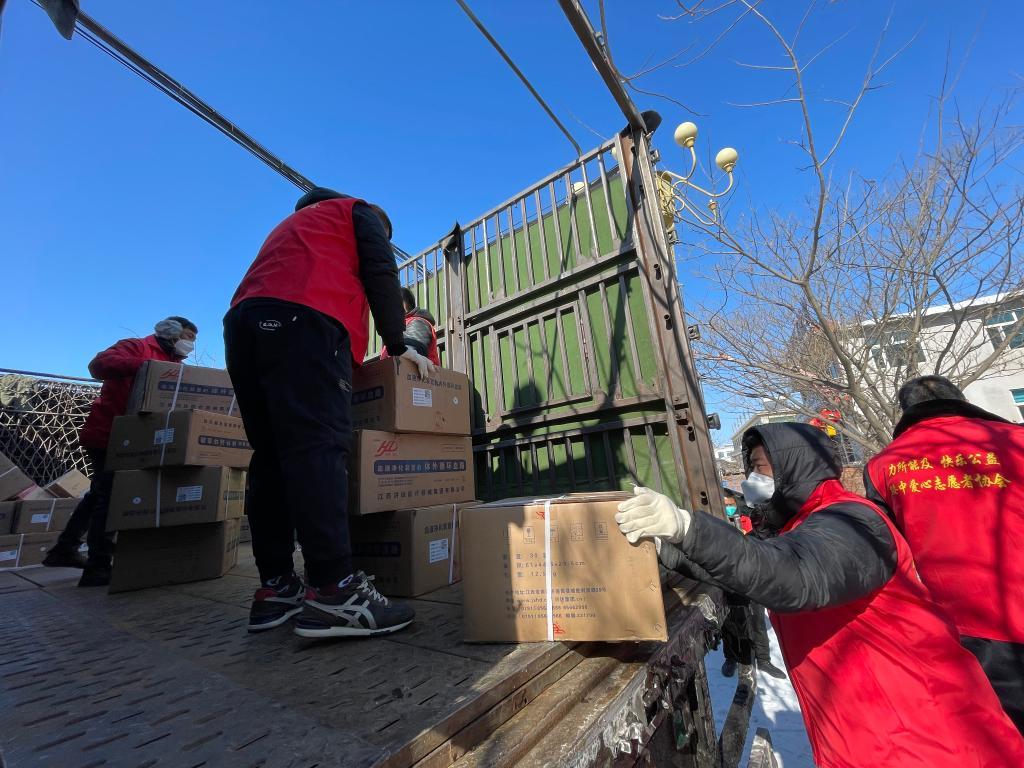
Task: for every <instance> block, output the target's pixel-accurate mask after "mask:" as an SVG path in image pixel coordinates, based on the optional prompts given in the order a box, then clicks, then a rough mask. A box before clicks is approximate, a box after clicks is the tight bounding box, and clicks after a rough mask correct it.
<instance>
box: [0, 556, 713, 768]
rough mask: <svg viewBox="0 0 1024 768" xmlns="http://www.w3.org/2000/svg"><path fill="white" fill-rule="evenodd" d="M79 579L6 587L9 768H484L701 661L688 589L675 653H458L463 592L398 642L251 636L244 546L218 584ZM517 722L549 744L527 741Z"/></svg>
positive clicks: (594, 648) (466, 647)
mask: <svg viewBox="0 0 1024 768" xmlns="http://www.w3.org/2000/svg"><path fill="white" fill-rule="evenodd" d="M77 577H78V572H76V571H70V570H64V569H45V568H38V567H37V568H28V569H23V570H20V571H6V572H0V615H2V616H3V622H2V625H0V643H2V650H0V694H2V695H0V723H2V724H3V725H2V727H0V734H2V735H0V747H2V750H3V751H2V755H3V757H4V758H5V759H6V765H7V766H9V768H21V767H22V766H25V767H28V766H33V767H34V766H60V767H61V768H87V767H89V768H93V767H95V766H101V765H108V766H118V767H120V766H126V767H127V766H133V767H134V766H138V767H139V768H142V767H143V766H145V767H146V768H150V767H151V766H196V767H198V766H203V765H207V766H259V765H266V766H274V767H275V768H276V767H277V766H304V767H307V768H313V766H328V765H329V766H336V765H343V766H382V767H388V766H411V765H416V764H419V765H421V766H428V765H429V766H448V765H451V764H452V763H454V762H456V761H459V760H463V761H465V762H466V764H470V763H473V762H476V761H475V760H474V758H473V755H474V754H476V753H474V752H473V751H472V750H473V749H474V748H475V747H478V746H481V745H483V746H485V747H486V750H483V751H482V752H481V753H480V754H481V755H482V754H489V755H490V756H491V758H492V759H490V760H487V761H485V762H487V763H488V764H491V765H493V764H496V763H498V762H502V761H501V760H498V759H497V757H498V755H499V754H500V753H501V751H506V747H507V745H506V744H505V742H503V741H501V737H503V736H507V735H508V734H510V733H511V734H513V736H512V738H513V739H514V740H515V741H514V745H513V746H514V747H515V748H514V749H513V750H512V751H511V752H507V756H508V757H512V756H513V755H518V756H521V757H525V751H529V750H530V749H532V748H533V746H534V745H535V744H536V743H537V742H538V741H539V740H540V736H542V735H544V732H549V733H550V734H551V735H553V736H557V738H559V739H561V740H562V741H563V742H566V744H567V743H568V742H567V741H566V740H567V739H568V737H567V736H566V735H565V733H561V734H560V731H559V730H558V729H556V728H555V726H556V725H558V724H560V723H561V725H562V729H563V730H564V728H565V727H566V726H567V724H569V723H576V724H578V725H579V726H580V727H581V734H582V733H583V731H585V730H586V728H584V727H583V726H587V727H597V726H595V724H597V725H598V726H599V725H600V723H599V721H600V719H601V716H602V714H603V713H604V710H605V709H608V708H609V707H610V705H611V704H613V703H614V702H615V701H616V697H618V698H619V699H622V702H620V703H628V702H626V700H625V699H624V698H623V697H626V698H628V697H630V696H632V697H633V698H634V699H635V698H636V696H637V695H638V694H637V691H640V692H641V693H642V692H643V690H644V689H645V686H646V683H647V682H648V678H649V672H648V667H647V663H646V662H647V661H648V660H649V659H650V658H651V657H652V654H653V655H658V654H661V655H664V654H665V652H666V651H668V650H671V648H672V647H673V646H674V645H679V647H680V648H682V646H683V645H686V646H689V645H693V642H692V641H694V640H697V639H698V638H697V636H698V635H700V636H701V638H700V640H701V642H698V643H697V645H698V646H700V648H699V654H700V655H703V643H702V634H703V633H702V630H701V627H702V626H703V625H702V623H700V621H699V620H698V617H699V615H700V612H699V611H697V610H696V608H694V607H693V606H692V605H691V604H690V601H689V599H688V597H687V596H688V595H689V594H690V587H688V586H685V585H680V586H677V587H675V588H674V589H670V590H668V591H667V592H666V596H667V597H666V602H667V604H668V605H669V607H670V608H671V609H672V610H671V611H670V625H671V627H672V629H673V635H672V640H670V643H669V644H668V645H667V646H666V645H665V644H658V643H653V644H650V643H649V644H629V645H615V646H613V645H602V644H593V643H591V644H582V645H575V646H574V645H572V644H566V643H531V644H489V645H481V644H467V643H463V642H462V641H461V634H462V625H461V596H460V591H459V587H458V585H455V586H452V587H448V588H445V589H441V590H438V591H436V592H433V593H431V594H429V595H426V596H424V597H422V598H420V599H416V600H413V601H411V602H412V603H413V605H414V606H415V608H416V612H417V616H416V622H415V624H414V625H413V626H412V627H411V628H410V629H409V630H406V631H404V632H401V633H398V634H395V635H393V636H390V637H387V638H375V639H371V640H355V641H305V640H301V639H299V638H297V637H295V636H294V635H292V634H291V633H290V632H289V631H288V629H287V628H280V629H278V630H272V631H269V632H266V633H262V634H256V635H253V634H249V633H247V632H246V631H245V623H246V620H247V615H248V607H249V601H250V599H251V597H252V593H253V591H254V589H255V588H256V586H257V583H258V580H257V575H256V569H255V565H254V563H253V560H252V554H251V550H250V549H249V546H248V545H242V546H241V548H240V558H239V564H238V565H237V566H236V567H235V568H234V569H233V570H232V571H231V572H230V573H229V574H228V575H226V576H225V577H223V578H221V579H217V580H215V581H207V582H197V583H193V584H184V585H180V586H172V587H165V588H159V589H150V590H145V591H141V592H131V593H123V594H118V595H108V594H106V592H105V590H102V589H79V588H78V587H77V586H76V581H77ZM684 635H685V636H686V637H683V636H684ZM680 643H682V645H680ZM680 652H682V651H680ZM673 653H675V651H673ZM699 657H700V656H697V659H698V662H699ZM700 673H701V679H703V678H702V676H703V669H702V667H701V670H700ZM631 686H632V688H631ZM633 689H636V690H633ZM590 694H593V696H594V699H593V701H592V702H590V700H589V699H588V696H589V695H590ZM602 697H603V698H602ZM588 702H589V703H588ZM599 702H603V703H600V704H599ZM581 707H582V708H583V709H584V710H586V711H583V712H581V710H580V708H581ZM612 709H614V708H612ZM620 709H621V707H620ZM627 709H628V707H627ZM634 709H635V707H634ZM608 711H611V709H608ZM623 711H625V710H623ZM569 713H572V714H571V717H569V718H566V717H565V716H566V715H569ZM641 713H642V710H641ZM524 718H526V719H525V720H524ZM563 718H564V719H565V720H564V722H562V721H563ZM634 719H635V718H634ZM524 722H527V723H529V724H530V728H532V729H533V730H536V729H537V728H538V726H539V727H541V728H543V729H545V731H544V732H539V733H538V734H537V735H536V737H535V738H534V739H533V740H532V741H531V739H530V738H529V737H528V736H524V735H523V734H522V733H521V732H520V731H521V725H522V723H524ZM502 726H505V728H504V730H499V729H501V728H502ZM607 726H608V724H605V726H604V727H603V729H602V728H599V732H601V733H604V734H605V736H607V733H608V732H609V730H608V727H607ZM637 727H638V726H635V724H634V727H632V731H636V730H637ZM627 730H629V729H627ZM517 732H519V735H515V734H516V733H517ZM711 737H712V739H713V725H712V732H711ZM569 741H571V739H570V740H569ZM702 741H703V740H702ZM566 744H563V745H562V749H559V750H555V751H556V752H562V753H563V754H564V751H563V750H564V749H566V748H567V747H566ZM503 745H504V746H503ZM492 750H498V751H492ZM479 756H480V755H478V757H479ZM2 764H3V761H2V760H0V765H2ZM477 764H481V763H477Z"/></svg>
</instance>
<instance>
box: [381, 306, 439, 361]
mask: <svg viewBox="0 0 1024 768" xmlns="http://www.w3.org/2000/svg"><path fill="white" fill-rule="evenodd" d="M417 320H419V321H421V322H424V323H426V324H427V325H428V326H430V343H429V344H428V345H427V359H428V360H429V361H430V362H432V363H433V364H434V365H441V355H439V354H438V352H437V329H436V328H434V324H433V323H432V322H430V321H429V320H427V318H425V317H423V315H414V314H413V313H412V312H409V313H407V314H406V316H405V327H406V328H408V327H409V326H410V325H412V324H413V323H414V322H416V321H417ZM389 357H391V355H389V354H388V351H387V349H382V350H381V351H380V359H381V360H387V359H388V358H389Z"/></svg>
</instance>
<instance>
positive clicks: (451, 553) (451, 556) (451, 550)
mask: <svg viewBox="0 0 1024 768" xmlns="http://www.w3.org/2000/svg"><path fill="white" fill-rule="evenodd" d="M458 516H459V505H458V504H452V535H451V542H450V543H449V545H448V583H449V584H454V583H455V526H456V524H457V523H458Z"/></svg>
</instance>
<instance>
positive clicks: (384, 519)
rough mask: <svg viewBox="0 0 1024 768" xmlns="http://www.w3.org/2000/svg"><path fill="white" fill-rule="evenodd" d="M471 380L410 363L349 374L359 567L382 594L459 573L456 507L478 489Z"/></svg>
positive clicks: (419, 590) (427, 586)
mask: <svg viewBox="0 0 1024 768" xmlns="http://www.w3.org/2000/svg"><path fill="white" fill-rule="evenodd" d="M471 395H472V389H471V388H470V384H469V379H468V378H467V377H466V376H465V375H464V374H461V373H456V372H455V371H449V370H445V369H442V368H439V369H438V370H437V372H436V373H435V374H434V375H432V376H430V377H428V378H426V379H421V378H420V377H419V375H418V373H417V371H416V367H415V366H414V365H413V364H412V363H410V362H409V361H407V360H401V359H395V358H392V359H388V360H379V361H374V362H371V363H366V364H365V365H363V366H361V367H360V368H359V369H358V370H357V371H356V373H355V376H354V377H353V392H352V419H353V427H354V428H355V429H356V433H355V441H354V450H353V452H352V460H351V464H350V469H349V499H350V514H351V518H350V521H349V522H350V529H351V532H352V548H353V552H354V560H355V566H356V567H357V568H360V569H362V570H364V571H366V572H367V573H372V574H374V575H375V576H376V581H375V585H376V587H377V588H378V589H380V590H381V591H382V592H384V593H385V594H390V595H395V596H400V597H415V596H416V595H421V594H424V593H425V592H430V591H432V590H434V589H437V588H439V587H442V586H445V585H447V584H451V583H453V582H455V581H457V580H458V579H459V569H458V566H459V564H458V560H457V557H456V555H457V552H458V548H459V542H458V529H459V513H460V511H461V510H462V509H463V508H464V507H467V506H470V505H472V504H473V503H474V502H473V501H472V499H473V498H474V495H475V484H474V474H473V445H472V440H471V439H470V437H469V434H470V421H469V418H470V410H469V409H470V398H471Z"/></svg>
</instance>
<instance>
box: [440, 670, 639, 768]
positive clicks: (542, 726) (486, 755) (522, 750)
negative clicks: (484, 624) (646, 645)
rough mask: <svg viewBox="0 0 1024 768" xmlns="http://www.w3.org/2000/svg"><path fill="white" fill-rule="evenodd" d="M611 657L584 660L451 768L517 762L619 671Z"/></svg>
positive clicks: (502, 767)
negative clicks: (555, 725) (591, 693)
mask: <svg viewBox="0 0 1024 768" xmlns="http://www.w3.org/2000/svg"><path fill="white" fill-rule="evenodd" d="M620 667H621V665H620V664H619V662H618V661H617V660H616V659H614V658H609V657H605V656H596V657H593V658H588V659H584V660H583V661H581V662H580V663H579V665H577V666H576V668H575V669H573V670H572V672H570V673H569V674H568V675H566V676H565V678H564V679H562V680H561V681H560V682H559V683H558V685H556V686H552V687H551V688H548V689H547V690H545V691H544V692H543V693H542V694H541V695H540V696H538V697H537V698H536V699H535V700H534V701H533V703H532V704H531V705H530V706H529V707H528V708H525V709H523V710H522V711H520V712H518V713H517V714H516V716H515V717H514V718H512V719H511V720H509V721H508V722H507V723H505V724H504V725H502V726H501V727H500V728H498V729H497V730H495V731H494V733H493V734H492V736H491V737H490V738H488V739H487V741H486V745H485V746H481V747H480V748H478V749H475V750H473V751H472V752H469V753H468V754H466V755H464V756H463V757H462V759H460V760H459V761H458V762H456V763H455V768H506V766H515V765H519V764H520V760H521V759H522V758H523V756H524V755H526V754H527V753H528V752H529V751H530V750H531V749H532V748H533V747H534V746H535V745H536V744H537V742H539V741H540V740H541V739H542V738H543V737H544V736H545V735H546V734H547V732H548V730H549V729H550V727H551V724H553V723H558V722H560V721H561V720H562V719H563V718H564V717H565V715H566V714H568V712H569V711H570V710H572V709H573V708H574V707H575V706H576V705H577V704H579V703H580V701H581V700H583V698H584V697H586V696H587V694H588V693H590V691H592V690H593V689H594V688H595V687H597V685H598V684H600V683H601V682H602V681H606V680H607V679H608V678H609V676H611V675H612V674H613V673H614V672H616V671H617V670H619V669H620Z"/></svg>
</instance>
